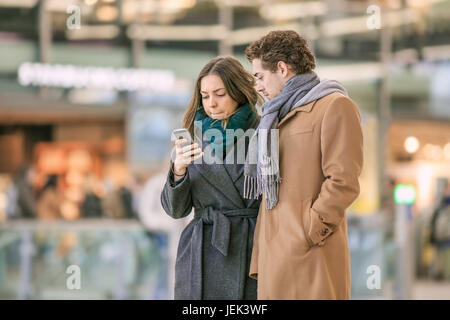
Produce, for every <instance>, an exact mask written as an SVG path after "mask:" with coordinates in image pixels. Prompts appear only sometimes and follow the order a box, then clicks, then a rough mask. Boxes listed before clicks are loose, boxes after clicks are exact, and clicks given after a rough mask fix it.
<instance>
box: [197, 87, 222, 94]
mask: <svg viewBox="0 0 450 320" xmlns="http://www.w3.org/2000/svg"><path fill="white" fill-rule="evenodd" d="M222 89H225V88H218V89H216V90H214V91H213V92H216V91H219V90H222ZM200 92H201V93H208V92H206V91H200Z"/></svg>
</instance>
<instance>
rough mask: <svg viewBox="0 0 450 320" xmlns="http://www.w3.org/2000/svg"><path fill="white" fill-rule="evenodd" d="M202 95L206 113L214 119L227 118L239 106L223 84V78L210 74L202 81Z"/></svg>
mask: <svg viewBox="0 0 450 320" xmlns="http://www.w3.org/2000/svg"><path fill="white" fill-rule="evenodd" d="M200 95H201V99H202V105H203V108H204V109H205V112H206V114H207V115H208V116H209V117H210V118H213V119H217V120H224V119H227V118H228V117H229V116H230V115H231V114H232V113H233V112H234V111H235V110H236V108H237V107H238V103H237V102H236V101H234V100H233V99H232V98H231V97H230V95H229V94H228V92H227V90H226V89H225V85H224V84H223V81H222V79H221V78H220V77H219V76H217V75H215V74H209V75H207V76H205V77H203V78H202V80H201V81H200Z"/></svg>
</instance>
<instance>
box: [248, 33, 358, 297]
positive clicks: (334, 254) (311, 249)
mask: <svg viewBox="0 0 450 320" xmlns="http://www.w3.org/2000/svg"><path fill="white" fill-rule="evenodd" d="M246 56H247V59H248V60H249V61H250V62H251V63H252V66H253V74H254V76H255V77H256V79H257V80H256V82H257V90H258V91H259V92H261V93H262V94H263V95H264V96H265V97H266V98H267V99H268V101H267V102H266V103H265V104H264V106H263V114H262V117H261V122H260V125H259V127H258V130H257V131H256V132H257V134H256V135H255V136H253V138H252V141H251V142H250V143H251V144H252V143H253V144H256V145H257V147H255V148H256V149H257V156H255V158H256V159H257V164H256V165H253V166H252V164H249V162H248V160H247V162H246V166H245V171H244V173H245V178H246V190H245V195H246V196H247V197H258V196H259V195H261V194H262V196H263V201H262V203H261V207H260V210H259V215H258V220H257V224H256V229H255V234H254V247H253V253H252V260H251V266H250V277H252V278H254V279H257V280H258V299H350V255H349V249H348V238H347V222H346V217H345V210H346V209H347V208H348V207H349V206H350V205H351V203H352V202H353V201H354V200H355V199H356V197H357V196H358V194H359V183H358V176H359V175H360V172H361V167H362V162H363V151H362V141H363V137H362V130H361V124H360V122H361V119H360V115H359V111H358V108H357V106H356V105H355V103H354V102H353V101H352V100H351V99H350V98H348V96H347V93H346V91H345V89H344V88H343V87H342V86H341V85H340V84H339V83H338V82H336V81H330V80H322V81H320V80H319V79H318V77H317V75H316V74H315V73H314V72H313V69H314V68H315V58H314V55H313V54H312V53H311V51H310V49H309V48H308V46H307V44H306V41H305V40H304V39H303V38H301V37H300V36H299V35H298V34H297V33H296V32H294V31H273V32H270V33H269V34H268V35H266V36H264V37H263V38H261V39H260V40H258V41H256V42H254V43H252V44H251V45H250V46H249V47H248V48H247V49H246ZM277 129H278V130H279V131H276V130H277ZM277 132H278V134H279V149H278V150H277V151H278V152H279V154H277V153H276V152H273V151H272V154H270V152H269V149H270V150H273V146H270V145H269V143H268V141H275V140H273V138H274V135H276V133H277ZM255 141H256V142H255ZM268 168H269V170H268ZM278 168H279V170H278Z"/></svg>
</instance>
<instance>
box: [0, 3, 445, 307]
mask: <svg viewBox="0 0 450 320" xmlns="http://www.w3.org/2000/svg"><path fill="white" fill-rule="evenodd" d="M274 29H293V30H296V31H297V32H298V33H299V34H300V35H302V36H303V37H305V38H306V39H307V40H308V42H309V44H310V46H311V48H312V49H313V51H314V53H315V55H316V57H317V69H316V72H317V73H318V74H319V76H320V77H322V78H329V79H336V80H339V81H341V82H342V83H343V84H344V85H345V87H346V88H347V89H348V91H349V94H350V96H351V98H352V99H353V100H354V101H355V102H356V103H357V104H358V106H359V108H360V112H361V115H362V126H363V131H364V139H365V144H364V153H365V155H364V156H365V161H364V168H363V173H362V175H361V177H360V183H361V194H360V196H359V198H358V199H357V200H356V201H355V203H354V204H353V205H352V206H351V208H350V209H349V210H348V214H347V216H348V225H349V246H350V252H351V268H352V299H450V187H449V183H448V181H449V179H450V1H446V0H385V1H363V0H317V1H298V0H297V1H294V0H291V1H289V0H283V1H274V0H245V1H244V0H216V1H213V0H40V1H39V0H0V298H1V299H171V298H172V297H173V281H174V279H173V268H174V258H175V254H176V247H177V243H178V238H179V235H180V232H181V230H182V229H183V227H184V226H185V225H186V224H187V223H188V222H189V217H188V218H186V219H184V220H172V219H170V218H168V217H167V216H166V215H165V213H164V211H163V210H162V208H161V205H160V192H161V190H162V187H163V184H164V182H165V178H166V175H167V172H168V160H169V154H170V151H171V147H172V145H171V141H170V133H171V131H172V130H173V129H174V128H178V127H180V126H181V117H182V115H183V113H184V110H185V108H186V106H187V103H188V101H189V98H190V96H191V94H192V90H193V83H194V80H195V78H196V76H197V74H198V72H199V71H200V69H201V68H202V66H203V65H204V64H205V63H206V62H207V61H208V60H209V59H210V58H213V57H215V56H216V55H219V54H220V55H222V54H233V55H234V56H236V57H237V58H238V59H239V60H240V61H241V62H242V63H243V64H244V66H245V67H246V68H247V69H248V70H251V65H250V64H249V63H248V62H247V61H246V60H245V58H244V54H243V53H244V50H245V47H246V46H247V45H248V44H249V43H250V42H252V41H254V40H256V39H258V38H259V37H261V36H263V35H265V34H266V33H267V32H269V31H270V30H274Z"/></svg>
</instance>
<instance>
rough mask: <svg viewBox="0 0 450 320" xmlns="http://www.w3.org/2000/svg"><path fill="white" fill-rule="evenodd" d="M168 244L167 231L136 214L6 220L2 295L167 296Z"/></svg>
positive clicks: (0, 263)
mask: <svg viewBox="0 0 450 320" xmlns="http://www.w3.org/2000/svg"><path fill="white" fill-rule="evenodd" d="M167 247H168V235H167V234H166V233H164V232H160V231H157V230H155V231H151V232H150V231H147V230H146V229H145V228H144V227H142V225H141V224H139V223H138V222H137V221H133V220H130V221H127V220H121V221H119V220H105V219H103V220H80V221H49V222H47V221H23V220H22V221H13V222H8V223H5V224H2V225H0V298H1V299H169V297H170V294H169V274H168V272H167V270H168V265H169V260H168V258H169V257H168V255H167V252H168V249H167ZM70 266H75V270H78V271H79V272H74V271H73V267H72V268H69V267H70ZM78 276H79V284H80V287H79V288H77V286H76V281H75V282H73V280H74V277H78ZM71 283H72V284H73V283H75V287H74V286H73V285H72V284H71Z"/></svg>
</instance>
